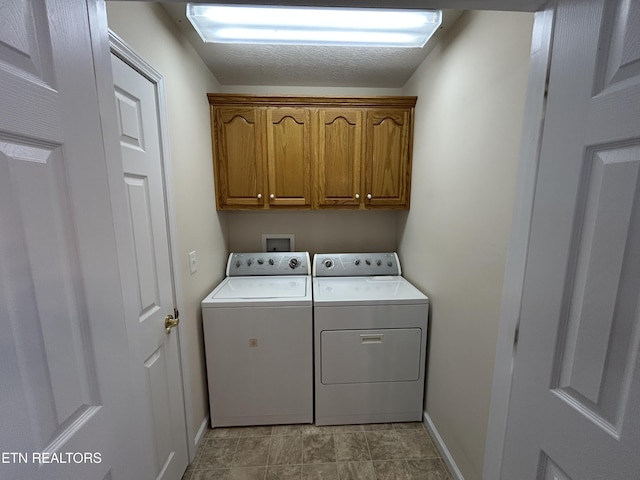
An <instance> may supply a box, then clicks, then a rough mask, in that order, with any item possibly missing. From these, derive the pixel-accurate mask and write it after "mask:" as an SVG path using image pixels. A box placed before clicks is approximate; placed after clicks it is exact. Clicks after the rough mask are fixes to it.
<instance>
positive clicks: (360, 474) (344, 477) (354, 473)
mask: <svg viewBox="0 0 640 480" xmlns="http://www.w3.org/2000/svg"><path fill="white" fill-rule="evenodd" d="M338 477H339V478H340V480H376V474H375V472H374V470H373V462H346V463H338Z"/></svg>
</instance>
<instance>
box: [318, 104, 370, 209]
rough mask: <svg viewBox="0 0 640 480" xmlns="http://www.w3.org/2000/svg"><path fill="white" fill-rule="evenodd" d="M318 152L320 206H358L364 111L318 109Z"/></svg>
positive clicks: (360, 191) (359, 200)
mask: <svg viewBox="0 0 640 480" xmlns="http://www.w3.org/2000/svg"><path fill="white" fill-rule="evenodd" d="M317 118H318V122H317V123H318V127H317V128H318V142H317V156H316V169H317V170H316V171H317V190H316V204H317V206H319V207H330V206H358V205H360V202H361V196H362V175H361V159H362V133H363V125H362V111H361V110H355V109H321V110H319V111H318V117H317Z"/></svg>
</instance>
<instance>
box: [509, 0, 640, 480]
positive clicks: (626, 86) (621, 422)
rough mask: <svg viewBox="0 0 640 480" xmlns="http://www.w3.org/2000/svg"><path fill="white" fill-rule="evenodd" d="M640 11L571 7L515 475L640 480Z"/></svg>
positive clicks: (533, 273)
mask: <svg viewBox="0 0 640 480" xmlns="http://www.w3.org/2000/svg"><path fill="white" fill-rule="evenodd" d="M639 349H640V2H638V1H637V0H606V1H605V0H566V1H565V0H561V1H560V2H559V5H558V8H557V17H556V19H555V33H554V41H553V49H552V60H551V69H550V77H549V92H548V100H547V111H546V115H545V123H544V131H543V137H542V145H541V154H540V165H539V172H538V177H537V183H536V194H535V198H534V208H533V215H532V223H531V234H530V243H529V250H528V254H527V263H526V273H525V281H524V288H523V297H522V307H521V317H520V329H519V342H518V344H517V346H516V352H515V363H514V372H513V384H512V391H511V401H510V408H509V413H508V419H507V431H506V438H505V451H504V456H503V466H502V472H501V478H502V479H503V480H520V479H534V478H535V479H540V480H551V479H554V480H569V479H571V480H604V479H607V480H614V479H615V480H638V478H640V355H639Z"/></svg>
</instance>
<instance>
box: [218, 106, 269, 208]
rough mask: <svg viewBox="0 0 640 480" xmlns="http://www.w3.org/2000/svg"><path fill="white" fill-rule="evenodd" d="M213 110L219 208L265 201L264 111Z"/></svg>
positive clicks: (258, 203)
mask: <svg viewBox="0 0 640 480" xmlns="http://www.w3.org/2000/svg"><path fill="white" fill-rule="evenodd" d="M212 112H213V113H212V115H214V119H213V120H214V121H213V122H212V123H213V125H214V128H215V138H214V140H215V141H214V148H215V149H216V154H217V155H216V158H215V161H214V167H215V168H216V175H217V178H218V179H219V181H218V186H219V190H220V191H219V192H217V199H218V200H217V201H218V208H223V207H224V206H229V207H232V206H235V207H240V206H250V205H252V206H256V205H264V197H265V195H266V192H265V191H264V177H263V174H264V172H263V170H264V164H265V158H264V155H265V152H263V149H262V146H263V143H264V142H263V139H262V135H263V128H264V127H263V122H264V120H263V115H264V112H263V111H261V110H257V109H252V108H224V107H220V108H213V109H212Z"/></svg>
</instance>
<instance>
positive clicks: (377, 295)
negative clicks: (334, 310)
mask: <svg viewBox="0 0 640 480" xmlns="http://www.w3.org/2000/svg"><path fill="white" fill-rule="evenodd" d="M313 301H314V303H315V305H316V306H330V305H331V306H333V305H372V304H377V303H384V304H416V303H428V302H429V299H428V298H427V296H426V295H424V294H423V293H422V292H421V291H420V290H418V289H417V288H416V287H414V286H413V285H411V283H409V282H408V281H407V280H405V279H404V278H403V277H399V276H384V277H316V278H315V279H314V280H313Z"/></svg>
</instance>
